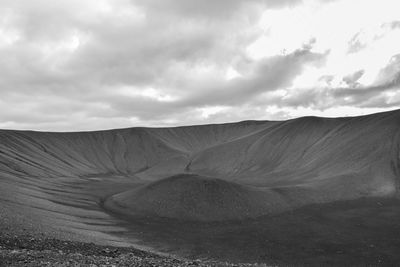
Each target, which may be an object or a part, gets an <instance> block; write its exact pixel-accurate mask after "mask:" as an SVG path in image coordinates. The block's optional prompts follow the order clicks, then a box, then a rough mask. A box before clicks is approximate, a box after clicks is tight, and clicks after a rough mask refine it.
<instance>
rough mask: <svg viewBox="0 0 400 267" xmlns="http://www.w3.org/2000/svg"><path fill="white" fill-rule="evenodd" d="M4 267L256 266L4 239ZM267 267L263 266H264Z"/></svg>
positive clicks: (0, 259) (0, 255) (0, 248)
mask: <svg viewBox="0 0 400 267" xmlns="http://www.w3.org/2000/svg"><path fill="white" fill-rule="evenodd" d="M0 266H91V267H92V266H93V267H94V266H146V267H150V266H227V267H228V266H254V265H249V264H230V263H223V262H204V261H200V260H195V261H189V260H184V259H176V258H172V257H165V256H159V255H156V254H153V253H149V252H144V251H141V250H137V249H134V248H121V247H110V246H100V245H96V244H94V243H82V242H72V241H63V240H58V239H51V238H45V237H43V238H41V237H34V236H24V237H21V236H15V235H11V234H1V235H0ZM261 266H263V265H261Z"/></svg>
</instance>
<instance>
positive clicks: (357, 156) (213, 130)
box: [0, 111, 400, 233]
mask: <svg viewBox="0 0 400 267" xmlns="http://www.w3.org/2000/svg"><path fill="white" fill-rule="evenodd" d="M399 130H400V111H391V112H385V113H378V114H373V115H368V116H361V117H349V118H332V119H330V118H317V117H304V118H299V119H293V120H288V121H245V122H239V123H228V124H220V125H203V126H188V127H175V128H130V129H119V130H108V131H97V132H79V133H47V132H31V131H11V130H3V131H0V201H1V203H7V205H8V207H9V210H10V209H12V208H13V207H16V206H18V207H19V208H21V207H25V206H29V207H34V208H35V209H36V210H37V211H32V209H31V210H30V213H34V215H35V216H34V217H35V220H39V221H41V222H43V221H45V220H43V219H42V218H43V217H46V218H48V217H52V218H53V217H54V216H55V214H56V215H57V216H55V217H54V218H56V219H54V220H53V221H52V225H54V226H57V225H62V226H63V227H64V228H68V229H69V228H71V227H70V225H71V224H73V225H74V227H72V228H74V229H80V230H81V231H82V229H83V230H85V231H87V232H90V233H93V232H96V231H102V230H104V229H108V228H107V227H108V226H107V225H108V224H110V223H109V222H110V220H112V218H111V217H110V215H109V214H107V213H104V211H103V210H102V207H100V206H99V205H98V203H99V201H100V200H105V201H104V203H105V207H106V208H107V209H109V211H111V212H113V213H117V214H121V215H129V216H160V217H169V218H174V219H183V220H200V221H215V220H217V221H223V220H235V219H243V218H247V217H257V216H261V215H265V214H270V213H275V212H279V211H284V210H287V209H290V208H295V207H300V206H303V205H306V204H312V203H325V202H331V201H337V200H350V199H357V198H360V197H368V196H387V197H393V196H396V195H397V193H398V179H399V140H400V139H399ZM4 205H5V204H4ZM48 212H51V214H49V213H48ZM53 215H54V216H53ZM95 224H97V226H96V227H92V226H93V225H95ZM68 229H67V230H68ZM99 229H100V230H99ZM115 231H118V229H115Z"/></svg>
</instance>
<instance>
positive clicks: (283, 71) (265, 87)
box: [0, 0, 400, 131]
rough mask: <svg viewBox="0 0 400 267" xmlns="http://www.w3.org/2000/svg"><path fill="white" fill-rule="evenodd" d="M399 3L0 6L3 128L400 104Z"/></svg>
mask: <svg viewBox="0 0 400 267" xmlns="http://www.w3.org/2000/svg"><path fill="white" fill-rule="evenodd" d="M398 10H400V3H399V1H398V0H351V1H349V0H303V1H301V0H249V1H240V0H202V1H198V0H58V1H54V0H32V1H23V0H0V128H3V129H4V128H7V129H35V130H51V131H73V130H94V129H108V128H120V127H131V126H174V125H188V124H205V123H218V122H231V121H240V120H248V119H257V120H280V119H287V118H293V117H298V116H304V115H317V116H348V115H360V114H366V113H373V112H378V111H383V110H391V109H397V108H399V107H400V90H399V89H400V13H399V12H398Z"/></svg>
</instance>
